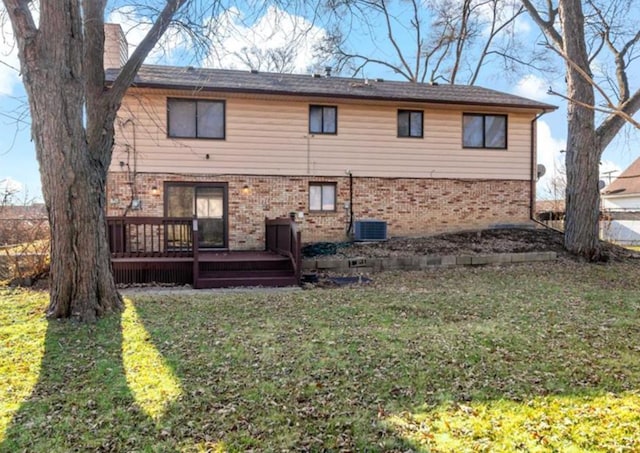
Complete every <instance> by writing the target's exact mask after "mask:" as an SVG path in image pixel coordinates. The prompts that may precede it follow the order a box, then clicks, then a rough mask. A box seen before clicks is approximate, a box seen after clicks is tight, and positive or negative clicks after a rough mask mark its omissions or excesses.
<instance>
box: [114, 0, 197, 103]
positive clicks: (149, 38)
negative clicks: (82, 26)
mask: <svg viewBox="0 0 640 453" xmlns="http://www.w3.org/2000/svg"><path fill="white" fill-rule="evenodd" d="M187 1H188V0H167V3H166V5H165V7H164V9H163V10H162V12H161V13H160V15H159V16H158V18H157V19H156V21H155V22H154V24H153V26H152V27H151V30H149V32H148V33H147V35H146V36H145V37H144V39H143V40H142V42H140V44H139V45H138V47H137V48H136V50H135V52H133V55H131V57H130V58H129V60H128V61H127V63H126V64H125V65H124V67H123V68H122V70H121V71H120V74H118V77H117V78H116V80H115V81H114V82H113V85H112V86H111V89H110V90H109V91H108V93H107V102H108V104H109V105H112V106H116V107H117V106H119V105H120V102H121V101H122V97H123V96H124V93H125V91H126V90H127V88H129V85H131V83H132V82H133V79H134V78H135V76H136V74H137V73H138V70H139V69H140V66H142V63H143V62H144V59H145V58H146V57H147V55H149V52H151V50H152V49H153V47H154V46H155V45H156V43H157V42H158V40H159V39H160V37H161V36H162V35H163V33H164V32H165V31H166V30H167V28H169V24H170V23H171V19H172V18H173V16H174V15H175V14H176V12H177V11H178V10H179V9H180V8H181V7H182V6H183V5H184V4H185V3H186V2H187Z"/></svg>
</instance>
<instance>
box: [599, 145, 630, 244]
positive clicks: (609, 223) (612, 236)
mask: <svg viewBox="0 0 640 453" xmlns="http://www.w3.org/2000/svg"><path fill="white" fill-rule="evenodd" d="M602 211H603V217H604V220H603V221H602V224H601V228H600V230H601V234H602V237H603V239H605V240H608V241H611V242H616V243H619V244H622V245H639V244H640V158H638V159H636V160H635V161H634V162H633V163H632V164H631V165H629V167H627V168H626V169H625V170H624V171H623V172H622V173H621V174H620V175H619V176H618V177H617V178H616V179H614V180H613V182H612V183H611V184H609V185H608V186H606V187H605V188H604V189H603V190H602Z"/></svg>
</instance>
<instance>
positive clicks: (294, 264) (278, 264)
mask: <svg viewBox="0 0 640 453" xmlns="http://www.w3.org/2000/svg"><path fill="white" fill-rule="evenodd" d="M127 220H128V219H126V220H123V218H118V219H114V221H113V222H111V223H109V226H110V228H109V233H110V244H111V247H112V248H111V251H112V259H111V262H112V266H113V272H114V276H115V279H116V282H117V283H123V284H136V283H164V284H178V285H184V284H191V285H193V287H194V288H224V287H236V286H269V287H275V286H294V285H298V284H299V283H300V233H299V232H297V230H296V228H295V224H294V223H293V222H292V221H290V220H289V219H274V220H266V222H265V229H266V231H265V237H266V238H267V241H266V242H267V243H266V244H265V248H266V250H264V251H228V250H225V251H213V250H198V249H197V247H194V244H197V237H198V235H197V229H195V230H193V229H191V228H189V230H184V228H185V227H186V226H187V223H185V221H184V219H173V220H172V219H166V218H163V219H155V218H146V219H145V220H144V221H142V220H140V218H133V220H132V221H131V222H128V221H127ZM174 223H175V224H179V225H180V226H181V228H183V231H182V234H183V238H184V240H182V242H180V249H179V250H178V252H176V250H175V248H172V247H170V246H168V245H167V244H168V240H167V236H168V234H167V225H173V224H174ZM190 223H191V221H189V224H190ZM129 225H131V227H129ZM194 226H195V227H196V228H197V223H195V222H194ZM169 228H170V227H169ZM156 236H157V237H156ZM140 244H142V246H140ZM145 244H152V247H151V248H150V250H145Z"/></svg>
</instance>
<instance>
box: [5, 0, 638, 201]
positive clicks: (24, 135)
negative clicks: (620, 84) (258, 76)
mask: <svg viewBox="0 0 640 453" xmlns="http://www.w3.org/2000/svg"><path fill="white" fill-rule="evenodd" d="M273 12H274V11H273V10H265V11H263V13H264V14H262V15H260V16H256V17H252V18H251V19H250V20H249V22H248V23H246V22H243V20H242V19H243V17H244V18H246V17H247V16H244V15H243V14H242V11H240V10H237V9H233V10H231V11H229V12H228V13H227V16H226V17H225V20H224V21H222V23H223V24H224V26H223V27H222V28H221V29H220V30H219V35H218V36H219V39H218V41H217V45H216V48H215V52H214V51H212V52H209V53H208V54H206V55H204V56H201V57H200V61H199V62H196V63H199V64H201V65H207V66H215V67H236V68H238V67H243V64H242V62H241V61H240V60H239V59H238V58H237V57H236V56H234V55H232V54H231V53H230V52H229V51H231V50H238V49H241V48H244V47H255V48H256V49H258V50H260V49H264V48H268V47H277V46H278V45H281V43H283V42H286V41H287V40H288V39H290V38H291V36H293V35H294V34H295V33H294V30H295V29H296V28H306V27H310V26H312V25H311V24H310V23H308V22H305V19H303V18H301V17H297V16H294V15H291V16H285V18H284V19H283V18H282V17H280V18H279V19H277V20H276V19H274V17H275V15H274V14H272V13H273ZM108 19H109V20H111V21H116V22H119V23H121V24H122V25H123V28H124V29H125V31H126V32H127V38H128V40H129V41H130V44H131V45H132V46H133V45H135V44H136V43H137V42H138V41H139V40H140V39H141V38H142V36H144V32H145V31H146V29H145V26H140V25H139V21H135V20H131V17H128V16H126V15H123V14H119V13H118V12H116V13H112V14H111V16H110V17H109V18H108ZM312 27H313V29H312V33H308V34H307V38H305V39H303V40H301V41H300V42H299V43H298V47H299V48H300V49H301V51H300V52H299V53H298V55H297V56H296V58H295V61H294V66H295V68H294V70H295V71H296V72H304V71H306V70H307V68H308V67H309V66H311V65H313V64H314V63H316V64H323V62H321V61H315V62H314V61H313V58H312V51H311V48H312V47H313V44H314V41H315V40H317V39H319V38H320V37H321V36H322V35H323V33H324V30H323V29H322V27H321V26H320V25H319V23H316V24H315V25H313V26H312ZM356 31H357V30H356ZM515 32H516V34H517V35H518V38H519V39H520V40H521V41H522V42H528V43H534V42H537V41H539V37H540V34H539V31H538V29H537V28H536V26H535V25H534V24H532V23H531V22H530V21H529V19H527V18H522V19H520V20H519V22H518V24H517V26H516V28H515ZM383 33H384V31H383V30H381V34H383ZM399 37H400V39H401V40H402V39H404V38H403V37H402V36H401V35H399ZM350 39H353V41H354V43H357V45H355V46H354V43H351V46H352V47H354V48H356V47H358V46H360V48H362V46H363V45H364V46H365V48H364V49H363V50H364V51H367V50H371V49H367V48H366V44H363V43H364V42H365V41H364V40H362V39H359V40H358V37H357V34H356V33H353V34H352V36H351V37H350ZM356 40H357V41H356ZM401 43H402V41H401ZM404 45H407V46H409V45H410V41H409V39H408V37H407V42H406V43H405V44H404ZM369 46H373V44H370V45H369ZM164 47H165V48H168V49H169V52H165V51H156V52H154V53H153V54H152V55H151V56H150V58H149V59H148V62H153V63H169V64H181V63H182V64H194V57H193V55H191V54H190V53H189V51H188V48H187V47H186V46H185V45H184V44H183V43H181V42H178V41H177V40H175V39H166V40H165V42H164ZM225 50H226V51H227V52H225ZM375 51H376V52H378V53H384V52H390V49H388V48H387V49H385V48H383V47H381V45H380V43H378V44H377V47H376V48H375ZM558 67H559V69H558V71H557V72H556V73H546V74H544V75H541V74H539V73H534V72H531V73H527V72H526V71H523V72H522V73H517V74H512V73H510V74H505V73H504V70H503V69H502V68H501V66H500V65H498V64H493V65H491V64H490V65H488V66H487V67H486V68H485V69H484V70H483V72H482V75H481V77H480V79H479V82H478V85H481V86H486V87H489V88H493V89H497V90H501V91H506V92H510V93H514V94H518V95H521V96H525V97H528V98H532V99H537V100H540V101H543V102H547V103H551V104H555V105H558V106H559V109H558V110H557V111H556V112H553V113H550V114H547V115H545V116H543V117H542V119H541V120H540V121H539V125H538V153H539V158H538V161H539V162H540V163H542V164H544V165H545V166H546V167H547V176H546V177H545V178H544V179H543V180H542V181H540V183H539V190H538V196H539V197H543V198H548V197H549V193H548V192H549V191H548V189H547V188H548V186H549V183H548V179H549V177H550V176H551V175H552V174H553V171H554V168H555V169H556V170H558V169H560V168H561V167H562V159H563V155H562V154H561V153H560V150H562V149H564V147H565V143H566V141H565V136H566V119H565V118H566V108H565V104H566V103H565V101H564V100H562V99H561V98H559V97H555V96H551V95H548V94H547V90H548V88H549V87H553V89H554V90H555V91H558V92H561V93H562V92H564V74H563V68H562V63H561V62H558ZM17 68H18V60H17V56H16V51H15V45H14V42H13V37H12V35H11V31H10V29H8V27H6V26H5V27H4V28H3V30H2V33H1V35H0V137H2V138H1V139H0V181H1V182H0V184H3V185H7V184H8V185H9V186H10V187H12V188H16V189H20V190H22V192H21V198H29V199H34V198H35V199H41V188H40V177H39V173H38V164H37V161H36V158H35V149H34V146H33V143H32V142H31V139H30V128H29V118H28V114H27V112H26V95H25V93H24V89H23V87H22V85H21V82H20V78H19V74H18V71H17V70H16V69H17ZM365 74H366V76H367V77H371V78H374V77H383V78H385V79H394V78H398V76H397V74H394V73H393V72H392V71H390V70H388V69H384V68H381V67H374V66H369V67H368V68H367V70H366V72H365ZM635 76H636V77H635V79H636V80H637V79H640V74H637V73H636V74H635ZM632 83H633V79H632ZM633 89H634V87H633V86H632V90H633ZM637 139H638V134H637V131H634V130H633V129H632V128H630V127H628V128H627V130H626V131H625V133H622V134H620V137H619V138H618V139H617V140H616V141H615V142H614V143H613V144H612V145H611V146H610V147H609V148H608V149H607V150H606V151H605V154H604V155H603V158H602V171H603V172H604V171H609V170H621V169H624V168H625V167H626V166H628V165H629V164H630V163H631V162H632V161H633V160H635V158H636V157H637V156H638V155H639V151H640V150H639V149H638V147H637V146H636V145H635V143H636V142H637ZM615 174H616V173H614V175H615ZM0 188H1V186H0Z"/></svg>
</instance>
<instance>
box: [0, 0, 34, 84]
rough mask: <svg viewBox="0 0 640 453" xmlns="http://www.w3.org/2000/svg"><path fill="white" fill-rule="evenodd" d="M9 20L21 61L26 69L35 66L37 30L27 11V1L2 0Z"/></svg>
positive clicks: (31, 16)
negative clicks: (21, 57)
mask: <svg viewBox="0 0 640 453" xmlns="http://www.w3.org/2000/svg"><path fill="white" fill-rule="evenodd" d="M2 2H3V3H4V6H5V8H6V10H7V14H8V15H9V19H10V20H11V25H12V26H13V30H14V34H15V37H16V40H17V41H18V49H19V51H20V53H21V54H22V55H23V61H24V64H25V66H27V68H22V71H23V72H27V71H25V70H26V69H29V68H31V67H32V66H33V65H35V55H34V53H35V42H36V39H37V37H38V28H37V27H36V24H35V22H34V20H33V15H32V14H31V11H30V10H29V3H30V1H29V0H2Z"/></svg>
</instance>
